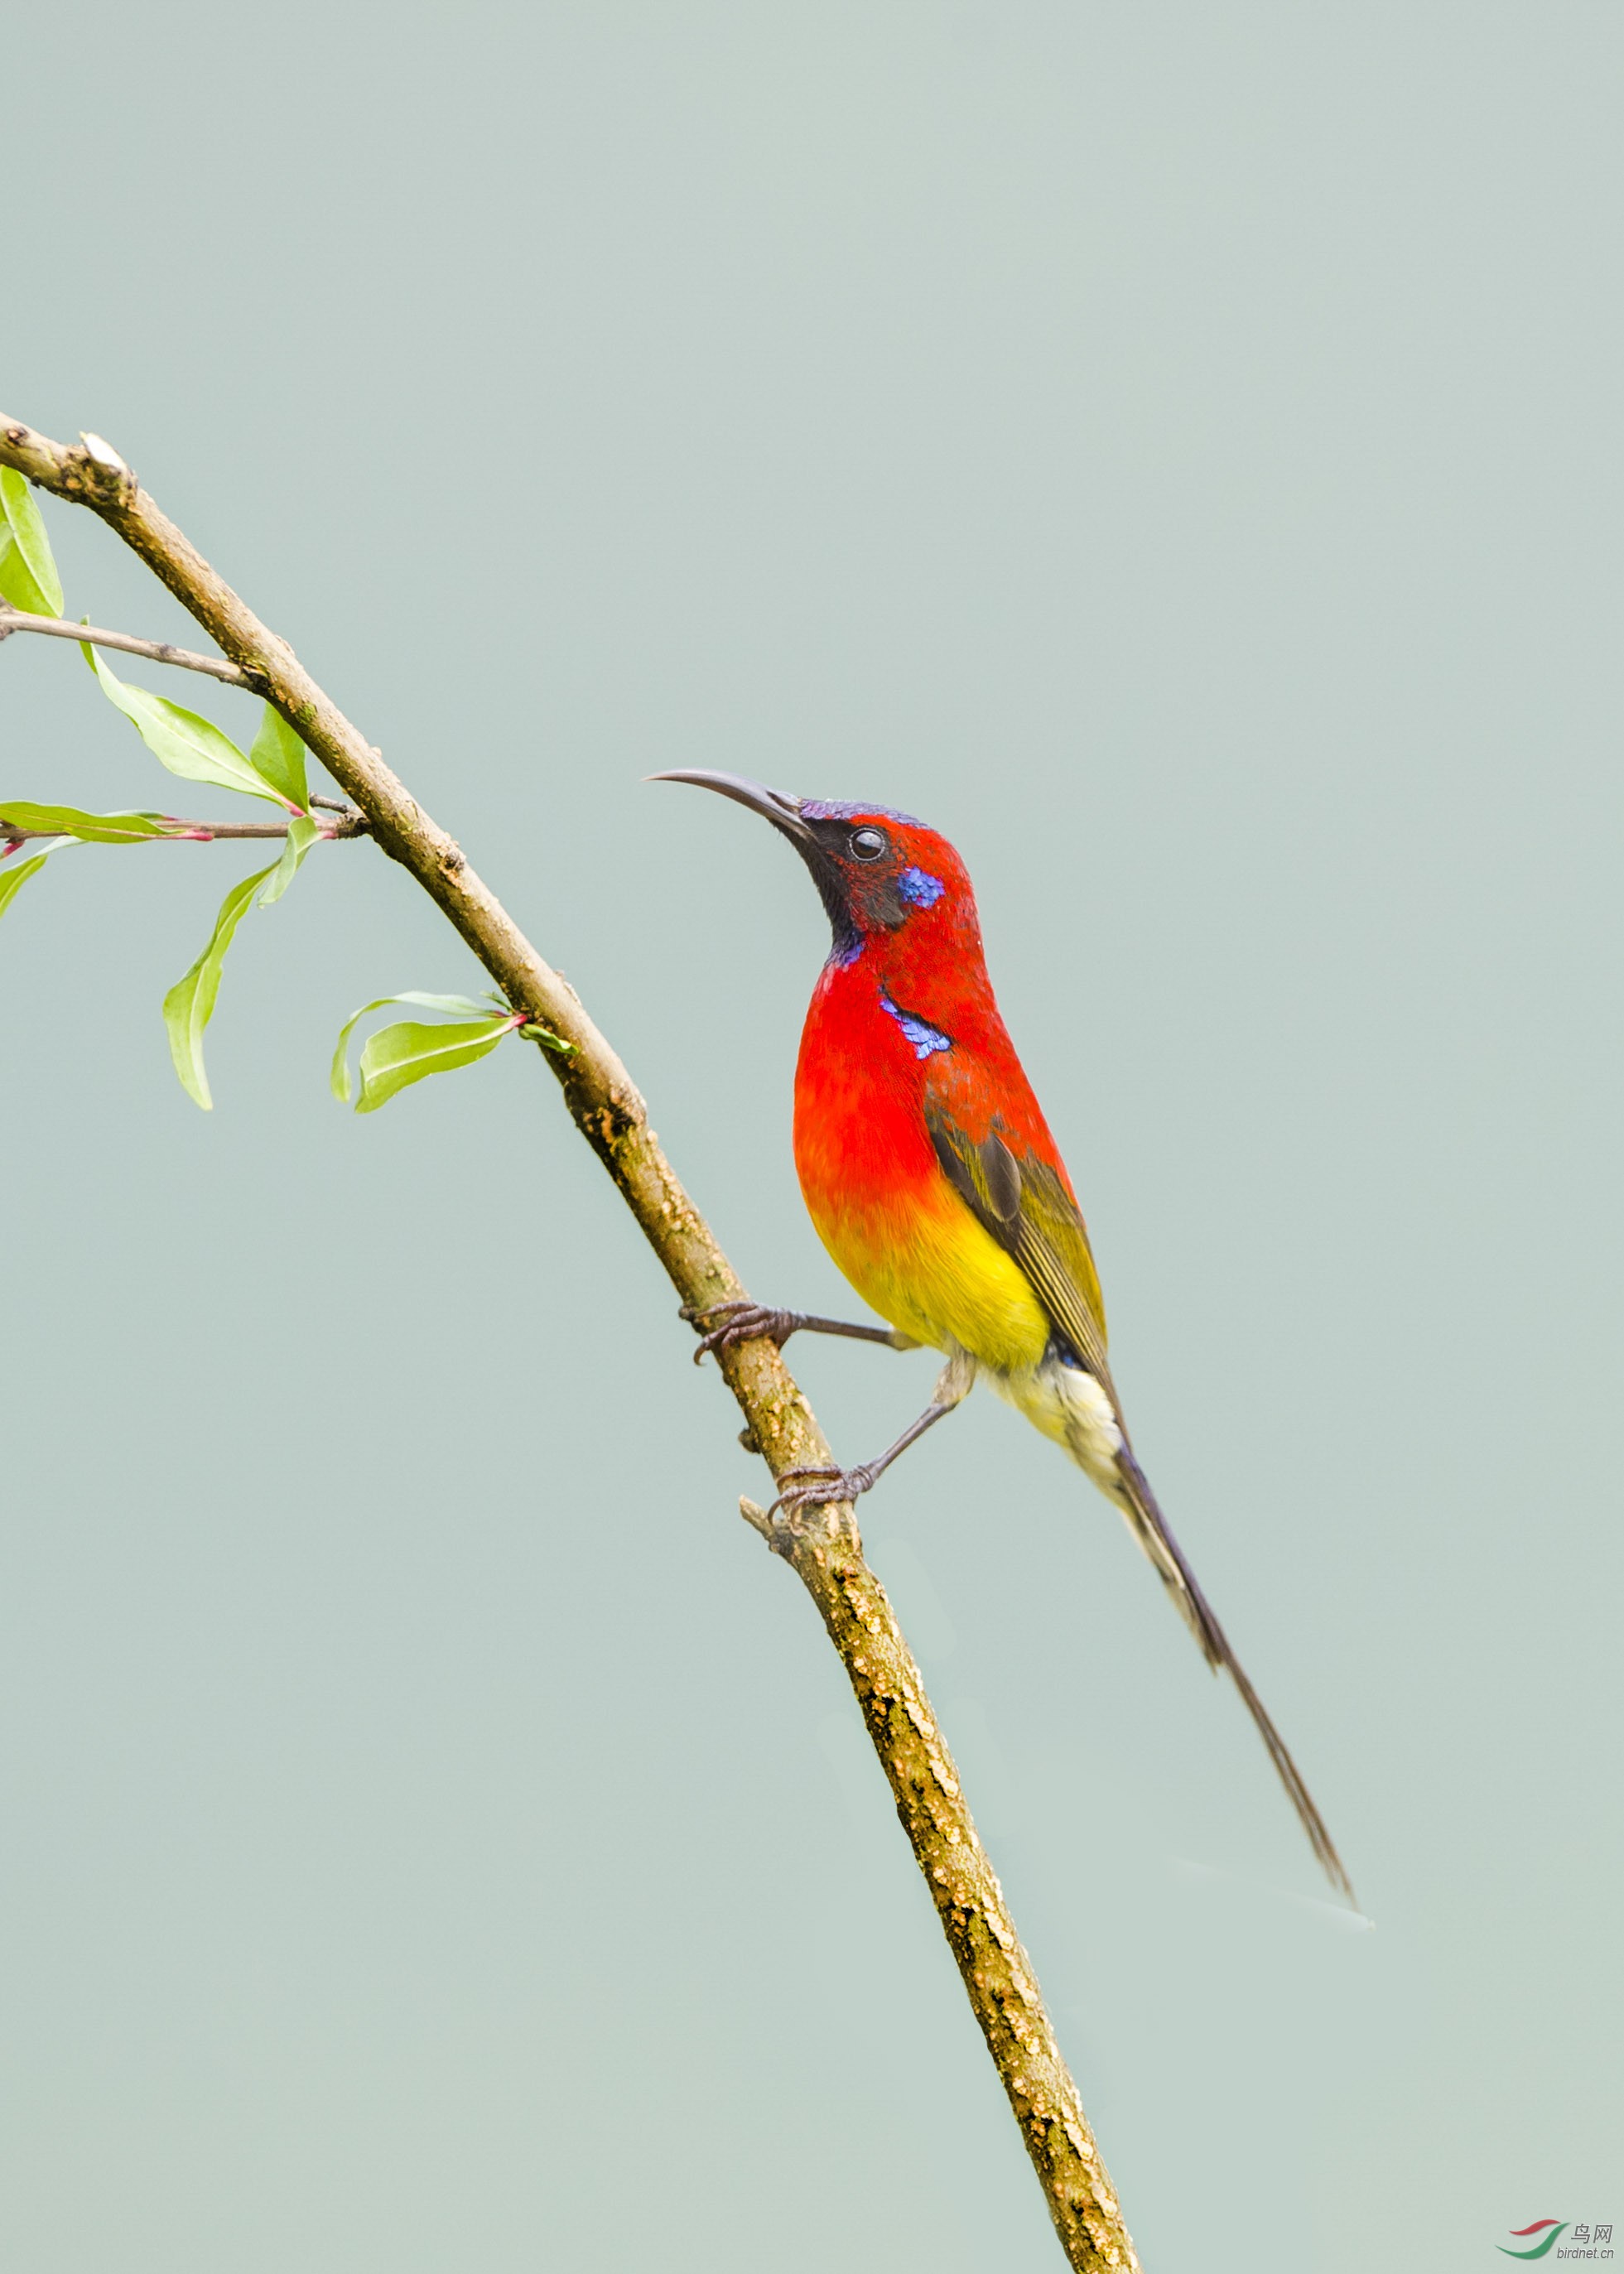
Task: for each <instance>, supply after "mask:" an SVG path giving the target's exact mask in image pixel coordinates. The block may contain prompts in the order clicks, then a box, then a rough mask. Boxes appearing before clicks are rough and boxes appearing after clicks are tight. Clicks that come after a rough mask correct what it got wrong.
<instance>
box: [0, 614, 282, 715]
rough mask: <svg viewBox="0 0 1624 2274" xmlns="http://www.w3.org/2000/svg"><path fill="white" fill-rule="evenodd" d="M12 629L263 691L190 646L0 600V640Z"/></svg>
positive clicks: (231, 666) (248, 676)
mask: <svg viewBox="0 0 1624 2274" xmlns="http://www.w3.org/2000/svg"><path fill="white" fill-rule="evenodd" d="M13 632H43V633H44V635H45V636H46V638H47V639H71V640H87V641H88V642H89V643H90V644H91V646H92V647H111V648H117V650H118V652H119V653H120V654H121V655H144V656H145V657H146V658H147V661H148V663H173V664H177V665H178V666H179V667H180V668H181V670H182V671H201V672H205V673H207V675H208V677H209V678H210V679H218V680H220V681H222V683H223V684H224V685H225V686H227V687H245V688H247V689H248V690H249V691H250V693H251V694H255V695H263V694H264V692H265V689H264V687H263V686H262V685H261V684H260V682H259V680H257V679H256V678H255V677H254V675H253V674H252V672H248V671H244V669H243V668H242V666H240V665H239V664H235V663H226V662H224V661H223V660H222V659H221V658H220V657H219V656H214V655H193V654H192V650H191V649H190V648H185V647H171V646H170V645H169V642H168V640H144V639H133V638H132V636H131V635H130V634H129V633H128V632H104V631H101V630H99V629H97V627H96V626H95V625H94V624H71V623H70V622H69V621H68V620H67V618H66V617H65V616H31V615H28V614H25V612H24V611H23V610H22V609H21V608H13V607H12V606H11V605H10V604H9V602H7V601H5V600H0V640H4V639H10V638H11V634H12V633H13Z"/></svg>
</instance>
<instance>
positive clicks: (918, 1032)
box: [880, 987, 953, 1058]
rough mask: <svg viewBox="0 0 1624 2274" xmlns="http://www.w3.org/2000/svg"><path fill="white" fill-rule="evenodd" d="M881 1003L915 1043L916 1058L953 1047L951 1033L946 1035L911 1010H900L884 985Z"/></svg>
mask: <svg viewBox="0 0 1624 2274" xmlns="http://www.w3.org/2000/svg"><path fill="white" fill-rule="evenodd" d="M880 1005H881V1008H882V1009H883V1010H886V1011H889V1012H890V1013H891V1017H892V1018H893V1019H894V1020H896V1021H897V1024H898V1026H899V1027H900V1028H901V1029H902V1031H903V1033H904V1034H905V1035H906V1036H907V1038H908V1040H909V1042H911V1043H913V1045H914V1057H915V1058H929V1056H930V1055H931V1053H932V1051H934V1050H951V1049H952V1047H953V1038H952V1036H951V1035H944V1033H943V1032H942V1029H941V1028H940V1027H933V1026H932V1025H931V1024H930V1022H929V1020H927V1019H916V1018H914V1016H913V1014H912V1013H911V1012H907V1011H899V1010H898V1008H897V1005H895V1004H894V1003H893V1002H892V1001H891V997H890V996H889V995H888V994H887V993H886V992H885V990H884V989H883V987H882V988H881V990H880Z"/></svg>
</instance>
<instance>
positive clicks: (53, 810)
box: [0, 797, 175, 845]
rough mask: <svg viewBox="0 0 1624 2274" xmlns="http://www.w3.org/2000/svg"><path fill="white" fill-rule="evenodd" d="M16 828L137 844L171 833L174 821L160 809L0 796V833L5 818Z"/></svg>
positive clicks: (0, 833)
mask: <svg viewBox="0 0 1624 2274" xmlns="http://www.w3.org/2000/svg"><path fill="white" fill-rule="evenodd" d="M8 821H9V822H11V823H12V824H13V825H15V826H16V827H17V828H19V829H29V830H52V831H55V832H58V833H59V834H60V835H62V836H64V837H77V838H78V839H79V841H80V843H81V844H85V845H137V844H140V843H141V842H143V841H144V840H147V839H148V838H153V837H172V836H173V835H174V834H175V825H174V823H173V822H172V821H171V820H170V819H169V817H168V815H167V814H162V813H81V812H80V811H79V808H78V806H76V805H28V804H26V803H25V802H23V801H22V799H20V798H15V797H12V798H0V836H4V833H5V825H6V823H7V822H8Z"/></svg>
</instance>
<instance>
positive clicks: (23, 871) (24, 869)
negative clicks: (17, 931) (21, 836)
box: [0, 853, 50, 916]
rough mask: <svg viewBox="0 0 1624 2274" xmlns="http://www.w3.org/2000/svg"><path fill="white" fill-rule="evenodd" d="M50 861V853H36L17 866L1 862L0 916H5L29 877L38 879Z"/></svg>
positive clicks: (17, 863) (16, 864)
mask: <svg viewBox="0 0 1624 2274" xmlns="http://www.w3.org/2000/svg"><path fill="white" fill-rule="evenodd" d="M49 859H50V855H49V853H35V854H34V855H31V856H30V858H29V859H27V860H26V861H19V862H16V863H15V865H13V864H12V862H10V861H4V862H0V916H3V915H4V914H5V912H6V910H7V909H8V908H9V907H11V902H12V901H13V900H15V899H16V898H17V895H18V894H19V892H21V890H22V888H23V886H24V885H26V883H27V881H28V879H29V877H37V876H38V875H39V873H40V871H41V869H42V868H43V867H44V866H45V863H46V862H48V861H49Z"/></svg>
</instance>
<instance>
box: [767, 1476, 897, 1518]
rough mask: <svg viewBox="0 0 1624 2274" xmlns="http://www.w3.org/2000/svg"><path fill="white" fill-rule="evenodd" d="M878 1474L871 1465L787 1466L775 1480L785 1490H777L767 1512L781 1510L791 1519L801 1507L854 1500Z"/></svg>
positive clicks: (814, 1506)
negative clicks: (778, 1491)
mask: <svg viewBox="0 0 1624 2274" xmlns="http://www.w3.org/2000/svg"><path fill="white" fill-rule="evenodd" d="M878 1475H879V1470H878V1469H877V1468H876V1467H874V1466H873V1465H864V1466H862V1467H861V1468H856V1469H837V1468H835V1467H833V1466H832V1465H828V1464H825V1465H823V1467H821V1468H812V1469H786V1470H785V1471H784V1472H783V1474H782V1475H781V1476H780V1477H779V1479H778V1483H779V1484H780V1486H782V1487H786V1489H784V1490H782V1491H780V1493H779V1495H778V1498H777V1500H775V1501H774V1502H773V1503H772V1506H771V1508H770V1509H769V1510H767V1513H768V1515H769V1516H770V1517H772V1516H776V1515H777V1514H778V1510H780V1509H782V1510H784V1512H785V1514H786V1516H787V1517H789V1518H790V1519H791V1521H792V1522H793V1519H794V1518H795V1517H798V1516H799V1515H800V1514H801V1510H802V1509H807V1508H827V1507H828V1506H829V1505H830V1504H831V1502H834V1501H842V1500H855V1499H856V1498H857V1497H858V1495H859V1494H860V1493H866V1492H867V1491H868V1488H869V1487H870V1486H871V1485H872V1484H873V1483H874V1480H875V1479H876V1477H877V1476H878ZM801 1478H804V1479H806V1482H805V1483H801V1482H798V1481H796V1480H799V1479H801Z"/></svg>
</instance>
